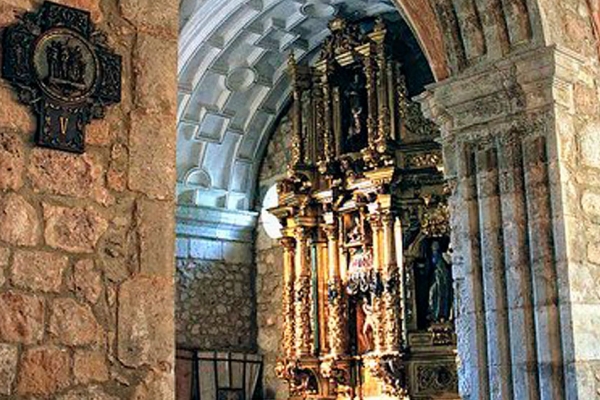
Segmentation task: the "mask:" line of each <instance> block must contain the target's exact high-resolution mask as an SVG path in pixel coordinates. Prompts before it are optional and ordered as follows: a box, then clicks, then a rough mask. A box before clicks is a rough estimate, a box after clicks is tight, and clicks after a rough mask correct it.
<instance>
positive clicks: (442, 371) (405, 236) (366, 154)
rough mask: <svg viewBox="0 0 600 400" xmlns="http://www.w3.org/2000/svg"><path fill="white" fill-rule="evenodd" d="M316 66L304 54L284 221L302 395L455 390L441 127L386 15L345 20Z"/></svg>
mask: <svg viewBox="0 0 600 400" xmlns="http://www.w3.org/2000/svg"><path fill="white" fill-rule="evenodd" d="M330 30H331V32H332V35H331V36H330V38H329V39H328V40H327V41H326V43H325V45H324V50H323V51H322V53H321V55H320V57H319V59H318V61H317V62H316V63H315V65H313V66H304V65H298V64H297V63H296V61H295V60H294V57H293V55H292V56H290V60H289V72H290V75H291V80H292V84H293V104H292V110H291V113H292V120H293V140H292V143H293V148H292V162H291V164H290V165H289V166H288V171H289V174H288V178H286V179H285V180H283V181H281V182H279V183H278V194H279V204H278V206H277V207H276V208H273V209H271V212H273V213H274V214H275V215H276V216H277V217H278V218H279V220H280V221H281V223H282V225H283V238H282V239H281V243H282V246H283V249H284V250H283V251H284V260H283V264H284V290H283V313H284V327H283V345H282V354H281V358H280V360H279V362H278V365H277V373H278V375H279V376H280V377H281V378H283V379H286V380H287V381H288V383H289V388H290V398H292V399H301V398H302V399H304V398H314V399H386V398H390V399H405V398H410V399H434V398H435V399H438V398H440V399H455V398H458V395H457V372H456V339H455V335H454V328H453V305H452V302H453V300H452V299H453V293H452V276H451V265H450V263H451V258H450V251H451V250H450V249H449V247H450V246H449V221H448V208H447V194H448V193H447V190H448V188H447V187H446V185H445V183H444V179H443V170H442V166H441V162H442V157H441V150H440V148H439V145H438V144H437V143H436V142H435V141H434V140H435V138H436V137H437V134H438V132H437V130H436V129H435V127H434V126H433V125H432V124H431V123H429V122H428V121H426V120H425V119H424V118H423V116H422V115H421V112H420V109H419V107H418V105H417V104H415V103H413V102H412V101H410V99H409V98H408V92H407V85H406V82H405V78H404V76H403V74H402V73H401V64H400V62H398V61H397V59H398V57H397V55H395V54H394V47H393V46H392V44H393V37H392V35H391V34H390V33H389V32H388V30H387V29H386V26H385V23H384V22H383V20H381V19H376V20H370V21H366V22H365V21H362V22H355V23H349V22H346V21H345V20H343V19H335V20H333V21H332V22H331V23H330Z"/></svg>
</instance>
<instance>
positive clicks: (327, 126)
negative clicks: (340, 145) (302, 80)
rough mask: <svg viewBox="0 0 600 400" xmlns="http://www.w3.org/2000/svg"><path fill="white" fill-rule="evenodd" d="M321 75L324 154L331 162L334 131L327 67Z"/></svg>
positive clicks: (327, 160) (326, 160) (326, 159)
mask: <svg viewBox="0 0 600 400" xmlns="http://www.w3.org/2000/svg"><path fill="white" fill-rule="evenodd" d="M325 69H326V70H325V72H324V73H323V75H322V76H321V91H322V92H323V142H324V143H323V155H324V159H325V162H327V163H329V162H331V159H332V157H333V149H334V143H333V133H332V125H331V87H330V86H329V76H328V73H329V72H328V71H327V67H325Z"/></svg>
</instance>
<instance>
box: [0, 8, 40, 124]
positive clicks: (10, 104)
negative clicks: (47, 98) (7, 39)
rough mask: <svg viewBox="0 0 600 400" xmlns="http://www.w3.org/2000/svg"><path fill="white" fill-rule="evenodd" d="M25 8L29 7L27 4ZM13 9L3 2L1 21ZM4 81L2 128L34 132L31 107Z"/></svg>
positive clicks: (1, 86) (1, 88) (0, 94)
mask: <svg viewBox="0 0 600 400" xmlns="http://www.w3.org/2000/svg"><path fill="white" fill-rule="evenodd" d="M16 8H20V7H16ZM24 8H29V7H27V6H26V7H24ZM13 10H15V8H13V7H5V5H4V4H2V6H1V8H0V21H2V20H6V19H7V18H6V17H7V16H6V15H5V13H10V12H11V11H13ZM13 19H14V16H10V20H13ZM6 22H8V21H6ZM4 82H6V81H4ZM4 82H1V83H0V104H2V113H0V128H8V129H11V130H16V131H19V132H23V133H28V134H30V133H33V131H34V129H35V118H34V116H33V113H32V112H30V110H29V107H27V106H25V105H23V104H21V103H19V102H18V100H17V96H16V94H15V93H14V91H13V90H12V88H10V87H9V86H8V85H6V84H5V83H4Z"/></svg>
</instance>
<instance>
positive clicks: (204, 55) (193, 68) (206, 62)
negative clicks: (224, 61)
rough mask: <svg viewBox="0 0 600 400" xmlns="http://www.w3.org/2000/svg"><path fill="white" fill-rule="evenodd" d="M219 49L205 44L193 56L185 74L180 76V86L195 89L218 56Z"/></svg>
mask: <svg viewBox="0 0 600 400" xmlns="http://www.w3.org/2000/svg"><path fill="white" fill-rule="evenodd" d="M220 52H221V50H220V49H218V48H216V47H213V46H211V45H209V44H208V43H206V44H205V45H204V46H202V47H201V48H200V49H198V51H197V52H196V53H195V54H194V57H193V58H192V59H191V60H190V62H189V63H188V68H186V70H185V73H184V74H182V79H180V81H179V82H180V85H181V84H184V85H187V86H190V87H192V88H193V87H195V86H196V85H197V84H198V82H199V81H200V80H201V79H202V77H203V76H204V74H205V73H206V71H207V70H208V68H209V67H210V65H211V63H212V61H213V60H214V59H215V57H217V56H218V55H219V53H220Z"/></svg>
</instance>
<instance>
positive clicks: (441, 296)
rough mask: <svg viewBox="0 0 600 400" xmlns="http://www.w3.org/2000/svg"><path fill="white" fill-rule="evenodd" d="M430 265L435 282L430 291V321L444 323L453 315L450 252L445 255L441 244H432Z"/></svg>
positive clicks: (433, 281) (434, 242)
mask: <svg viewBox="0 0 600 400" xmlns="http://www.w3.org/2000/svg"><path fill="white" fill-rule="evenodd" d="M430 257H431V258H430V263H431V267H432V272H433V280H432V283H431V288H430V289H429V319H430V321H431V322H438V323H444V322H448V321H449V320H450V316H451V313H452V272H451V269H450V268H451V266H450V254H449V252H446V253H443V252H442V249H441V245H440V242H438V241H437V240H436V241H433V242H432V243H431V256H430Z"/></svg>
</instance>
